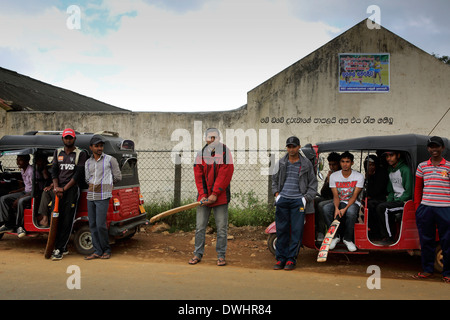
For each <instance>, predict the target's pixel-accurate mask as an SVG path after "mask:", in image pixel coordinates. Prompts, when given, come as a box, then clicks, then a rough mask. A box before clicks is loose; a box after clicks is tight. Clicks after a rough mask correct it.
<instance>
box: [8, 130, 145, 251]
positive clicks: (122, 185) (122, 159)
mask: <svg viewBox="0 0 450 320" xmlns="http://www.w3.org/2000/svg"><path fill="white" fill-rule="evenodd" d="M61 134H62V132H56V131H32V132H27V133H25V134H24V135H6V136H3V137H2V138H1V139H0V157H1V162H0V169H1V179H0V180H1V182H0V186H1V188H0V192H1V193H2V195H3V194H6V193H8V192H9V191H11V190H14V188H15V187H16V186H14V185H17V181H20V180H21V173H20V171H18V168H17V167H16V166H15V159H16V156H17V155H25V154H28V155H30V156H31V157H32V161H31V162H30V164H31V165H32V166H33V169H34V172H36V161H34V160H35V158H36V156H37V155H40V156H42V155H43V156H44V157H45V158H47V160H48V163H51V158H52V157H53V153H54V151H55V149H58V148H61V147H63V143H62V139H61V137H62V136H61ZM96 134H100V135H102V136H103V137H104V139H105V145H104V152H105V153H106V154H109V155H111V156H113V157H115V158H116V159H117V161H118V163H119V166H120V169H121V173H122V181H120V182H118V183H117V184H115V185H114V189H113V192H112V195H113V196H112V198H111V200H110V206H109V209H108V214H107V226H108V230H109V236H110V241H111V242H113V241H114V240H115V239H122V238H130V237H132V236H133V235H134V234H135V233H136V232H137V231H138V230H139V226H141V225H145V224H148V220H147V214H146V212H145V209H144V206H143V203H144V202H143V197H142V194H141V191H140V186H139V178H138V171H137V154H136V151H135V150H134V142H133V141H132V140H126V139H123V138H120V137H119V135H118V133H115V132H108V131H103V132H98V133H96ZM92 136H93V133H79V132H77V140H76V146H77V147H79V148H81V149H84V150H86V151H87V152H88V153H89V154H90V153H91V151H90V149H89V142H90V139H91V138H92ZM35 178H36V177H34V179H33V180H34V181H33V189H32V192H31V197H32V198H31V203H30V204H29V205H28V206H26V207H25V209H24V226H23V227H24V229H25V231H26V234H27V236H36V235H38V234H45V233H48V232H49V227H43V226H41V225H40V224H39V222H38V221H37V210H38V207H39V203H40V198H41V193H42V191H41V190H39V189H38V187H37V183H36V181H35ZM86 193H87V185H86V183H84V186H83V185H82V186H81V194H80V199H79V204H78V208H77V213H76V217H75V221H74V225H73V234H74V237H73V243H74V246H75V248H76V250H77V252H78V253H80V254H83V255H88V254H91V253H92V252H93V251H94V248H93V245H92V236H91V232H90V230H89V224H88V215H87V200H86ZM50 209H51V207H49V210H50ZM2 237H3V234H0V239H1V238H2Z"/></svg>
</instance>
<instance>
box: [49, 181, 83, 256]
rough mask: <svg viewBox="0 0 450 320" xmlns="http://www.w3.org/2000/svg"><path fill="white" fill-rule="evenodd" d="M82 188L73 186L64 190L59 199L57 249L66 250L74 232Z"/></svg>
mask: <svg viewBox="0 0 450 320" xmlns="http://www.w3.org/2000/svg"><path fill="white" fill-rule="evenodd" d="M79 197H80V189H79V188H78V186H76V185H75V186H73V187H72V188H70V189H69V190H67V191H65V192H64V195H63V197H62V199H59V220H58V231H57V232H56V240H55V249H58V250H60V251H61V252H64V250H65V249H66V246H67V243H68V242H69V238H70V234H71V233H72V227H73V220H74V219H75V214H76V212H77V206H78V198H79Z"/></svg>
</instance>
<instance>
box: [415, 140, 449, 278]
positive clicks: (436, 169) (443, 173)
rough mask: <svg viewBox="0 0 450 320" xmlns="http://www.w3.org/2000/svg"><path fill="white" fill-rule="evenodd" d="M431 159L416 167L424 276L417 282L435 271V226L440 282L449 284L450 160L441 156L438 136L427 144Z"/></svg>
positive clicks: (416, 276)
mask: <svg viewBox="0 0 450 320" xmlns="http://www.w3.org/2000/svg"><path fill="white" fill-rule="evenodd" d="M427 148H428V152H429V153H430V155H431V158H430V159H429V160H427V161H424V162H422V163H420V164H419V166H418V167H417V171H416V185H415V189H414V205H415V207H416V223H417V229H418V231H419V238H420V246H421V249H422V254H421V257H422V268H423V273H422V272H419V273H418V274H417V275H415V276H414V278H416V279H423V278H429V277H431V276H432V275H433V272H434V259H435V251H436V226H437V229H438V234H439V241H440V244H441V248H442V253H443V257H444V269H443V272H442V276H443V280H444V281H445V282H447V283H450V161H447V160H445V159H444V158H443V157H442V153H443V151H444V149H445V145H444V141H443V140H442V138H440V137H436V136H434V137H431V138H430V139H429V140H428V143H427Z"/></svg>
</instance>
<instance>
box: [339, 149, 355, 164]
mask: <svg viewBox="0 0 450 320" xmlns="http://www.w3.org/2000/svg"><path fill="white" fill-rule="evenodd" d="M344 158H348V159H350V161H351V162H353V159H354V158H355V157H354V156H353V155H352V154H351V153H350V152H348V151H345V152H344V153H343V154H341V159H344Z"/></svg>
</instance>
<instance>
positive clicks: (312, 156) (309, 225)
mask: <svg viewBox="0 0 450 320" xmlns="http://www.w3.org/2000/svg"><path fill="white" fill-rule="evenodd" d="M428 139H429V137H428V136H423V135H416V134H404V135H393V136H370V137H362V138H354V139H346V140H339V141H330V142H319V143H317V144H316V145H311V144H308V145H306V146H304V147H302V149H301V152H302V153H303V155H304V156H306V157H307V158H308V159H309V160H310V161H311V162H312V163H313V165H314V166H315V169H316V173H317V175H318V177H319V180H323V174H322V172H321V171H322V170H323V169H324V165H326V164H325V163H324V158H326V155H327V154H328V153H330V152H338V153H342V152H345V151H349V152H351V153H352V154H353V155H354V156H355V160H354V165H353V167H352V169H353V170H356V171H359V172H361V173H363V174H364V170H365V168H364V166H363V163H364V159H365V158H366V157H367V156H368V155H377V154H378V155H379V156H380V155H382V154H383V153H384V152H385V151H393V150H395V151H399V152H400V153H401V155H402V157H403V159H404V161H405V162H406V164H407V165H408V167H409V168H410V170H411V173H412V175H413V176H414V175H415V172H416V168H417V166H418V165H419V163H421V162H422V161H425V160H428V159H429V158H430V156H429V154H428V151H427V141H428ZM443 140H444V144H445V150H444V154H443V155H442V156H443V157H444V158H447V159H448V158H449V157H450V150H449V147H450V145H449V140H448V139H446V138H443ZM381 158H382V157H381ZM413 182H414V179H413ZM367 191H368V190H367V184H365V187H364V190H363V192H362V194H363V193H366V192H367ZM316 214H317V213H315V214H307V215H306V217H305V226H304V231H303V241H302V245H303V246H305V247H307V248H312V249H317V250H318V249H319V248H320V245H321V241H317V240H316V235H317V232H316V231H317V230H316V229H315V228H316V226H315V218H316V217H315V215H316ZM369 218H370V214H368V208H367V202H363V204H362V205H361V208H360V217H359V219H358V221H357V222H356V223H355V239H354V243H355V245H356V247H357V249H358V250H357V251H355V252H349V251H347V250H346V249H344V247H343V246H340V245H337V246H336V248H335V249H334V250H331V251H330V254H332V253H346V254H367V253H369V252H370V251H373V250H392V251H393V250H398V251H406V252H408V253H409V254H411V255H413V254H416V253H417V254H420V242H419V235H418V231H417V226H416V217H415V208H414V203H413V200H409V201H407V202H406V203H405V205H404V208H403V213H401V214H399V215H398V216H397V217H396V222H395V223H396V234H395V235H394V239H395V241H394V242H393V243H389V244H386V243H380V242H377V241H374V240H373V239H371V238H370V236H369V231H370V228H369V223H368V221H369ZM265 232H266V233H267V234H268V235H269V238H268V246H269V250H270V251H271V252H272V253H273V254H275V248H276V225H275V222H273V223H272V224H271V225H269V226H268V227H267V228H266V231H265ZM438 239H439V238H438V235H437V232H436V241H438ZM442 259H443V256H442V249H441V248H440V246H439V245H438V246H437V250H436V259H435V268H436V270H442V268H443V260H442Z"/></svg>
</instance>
